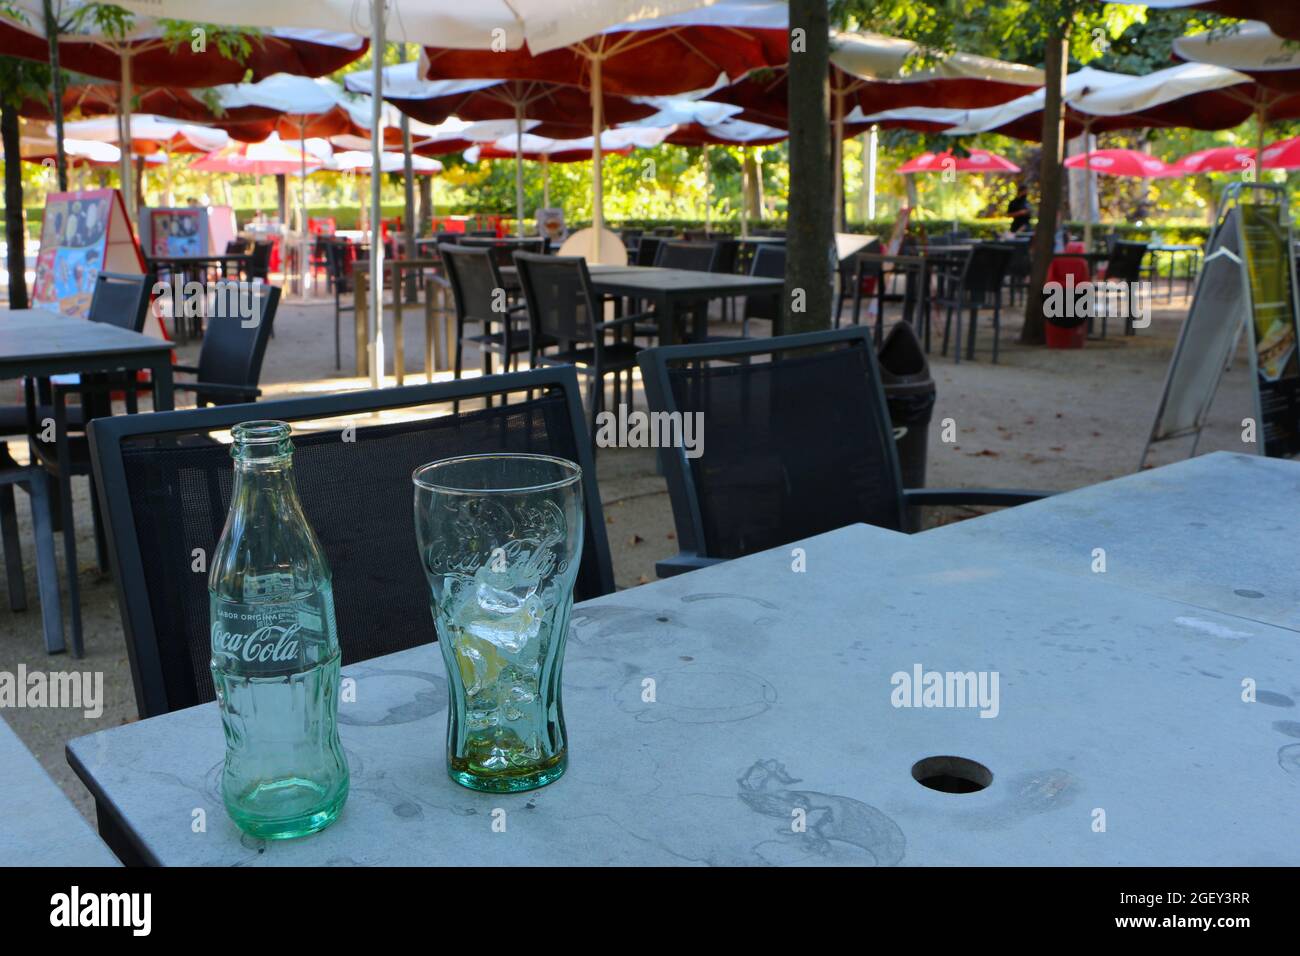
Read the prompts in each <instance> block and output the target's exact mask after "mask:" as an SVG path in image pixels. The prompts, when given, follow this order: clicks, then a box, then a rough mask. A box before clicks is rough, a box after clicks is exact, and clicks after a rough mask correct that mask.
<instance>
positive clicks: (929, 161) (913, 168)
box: [897, 149, 1020, 175]
mask: <svg viewBox="0 0 1300 956" xmlns="http://www.w3.org/2000/svg"><path fill="white" fill-rule="evenodd" d="M897 172H899V173H902V174H903V175H907V174H909V173H943V172H953V173H1018V172H1020V167H1019V166H1017V165H1016V164H1015V163H1013V162H1012V161H1011V160H1009V159H1007V158H1006V157H1005V156H1000V155H998V154H997V153H993V152H989V151H988V150H987V149H972V150H970V151H969V155H966V156H958V155H955V154H954V153H953V151H952V150H950V149H948V150H944V151H943V152H942V153H921V154H920V155H919V156H913V157H912V158H911V159H909V160H908V161H907V162H905V163H904V164H903V165H902V166H899V167H898V169H897Z"/></svg>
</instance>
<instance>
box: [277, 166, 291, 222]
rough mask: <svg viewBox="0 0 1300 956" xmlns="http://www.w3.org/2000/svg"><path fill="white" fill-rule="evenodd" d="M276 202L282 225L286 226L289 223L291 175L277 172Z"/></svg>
mask: <svg viewBox="0 0 1300 956" xmlns="http://www.w3.org/2000/svg"><path fill="white" fill-rule="evenodd" d="M275 203H276V208H277V209H278V210H279V215H280V225H281V227H286V226H288V225H289V177H288V176H286V175H285V174H284V173H277V174H276V177H275Z"/></svg>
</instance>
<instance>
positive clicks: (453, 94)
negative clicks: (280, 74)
mask: <svg viewBox="0 0 1300 956" xmlns="http://www.w3.org/2000/svg"><path fill="white" fill-rule="evenodd" d="M383 79H384V84H383V87H384V90H385V91H386V92H385V94H384V96H385V99H386V100H387V101H388V102H390V103H392V104H393V105H394V106H396V107H397V108H398V109H400V110H401V111H402V112H404V113H406V114H407V115H408V116H410V117H413V118H415V119H417V120H421V121H423V122H425V123H440V122H442V121H444V120H445V119H447V118H448V117H449V116H452V115H455V116H456V117H458V118H459V119H462V120H480V121H481V120H504V119H510V120H513V121H514V124H515V128H514V130H513V133H514V136H515V137H516V141H518V137H521V136H523V135H524V133H525V132H526V127H525V124H526V123H529V122H532V123H534V124H535V125H534V126H533V128H532V129H531V131H532V132H533V133H534V134H535V135H539V136H545V137H548V138H558V139H576V138H580V137H581V136H582V134H583V132H584V130H588V129H591V122H592V109H593V101H592V99H591V96H590V94H588V93H587V92H585V91H583V90H582V89H579V88H578V87H577V86H568V85H564V84H561V83H551V82H542V81H539V80H492V81H485V80H470V81H465V80H422V79H420V78H419V76H418V64H416V63H400V64H397V65H396V66H389V67H386V68H385V69H384V77H383ZM344 82H345V84H346V86H347V87H348V89H351V90H355V91H358V92H367V93H368V92H369V91H370V90H372V89H373V88H374V83H373V78H372V77H370V76H369V75H367V74H366V73H364V72H358V73H353V74H350V75H349V76H347V77H346V78H345V80H344ZM600 107H601V110H602V113H603V115H604V117H605V121H606V122H609V123H622V122H625V121H629V120H636V119H639V118H642V117H645V116H649V115H650V114H652V113H653V112H654V111H655V108H654V107H653V106H650V105H647V104H644V103H637V102H633V101H632V100H630V99H627V98H625V97H620V96H614V95H612V94H605V95H604V96H602V98H601V104H600ZM525 158H526V157H524V156H523V154H520V155H518V156H516V157H515V222H516V227H517V230H518V233H519V235H520V236H522V235H523V232H524V208H523V205H524V173H523V161H524V159H525Z"/></svg>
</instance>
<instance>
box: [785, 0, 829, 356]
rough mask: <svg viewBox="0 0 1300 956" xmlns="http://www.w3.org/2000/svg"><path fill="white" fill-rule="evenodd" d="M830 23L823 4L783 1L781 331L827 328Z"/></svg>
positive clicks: (805, 0) (820, 1)
mask: <svg viewBox="0 0 1300 956" xmlns="http://www.w3.org/2000/svg"><path fill="white" fill-rule="evenodd" d="M829 30H830V22H829V16H828V13H827V6H826V3H825V2H824V0H790V67H789V71H788V80H787V87H788V91H789V92H788V95H789V110H790V145H789V149H790V198H789V219H788V221H787V223H786V236H787V240H786V268H785V303H784V312H785V315H784V319H785V323H784V324H785V328H784V330H783V331H785V332H812V331H818V330H821V329H828V328H830V327H831V306H832V301H833V295H832V289H831V280H832V270H831V264H832V261H833V259H834V252H833V248H834V243H835V230H834V226H833V217H834V209H833V207H832V203H830V202H828V201H827V200H828V199H829V198H830V197H831V196H832V195H833V193H834V184H833V183H832V182H831V175H830V174H831V150H830V126H829V120H828V115H827V114H828V101H829V99H830V89H829V82H828V77H827V74H828V71H829V69H830V42H829V32H828V31H829Z"/></svg>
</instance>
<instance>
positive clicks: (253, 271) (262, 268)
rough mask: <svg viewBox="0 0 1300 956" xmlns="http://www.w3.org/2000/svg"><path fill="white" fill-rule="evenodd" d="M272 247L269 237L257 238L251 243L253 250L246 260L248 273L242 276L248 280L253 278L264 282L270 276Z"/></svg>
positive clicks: (250, 280)
mask: <svg viewBox="0 0 1300 956" xmlns="http://www.w3.org/2000/svg"><path fill="white" fill-rule="evenodd" d="M272 248H274V243H272V242H271V240H270V239H258V240H257V241H255V242H254V243H253V252H252V256H251V258H250V259H249V260H248V273H247V275H245V276H244V278H245V279H247V280H248V281H249V282H252V281H253V280H254V279H261V280H262V281H263V282H265V281H267V279H269V278H270V270H271V250H272Z"/></svg>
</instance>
